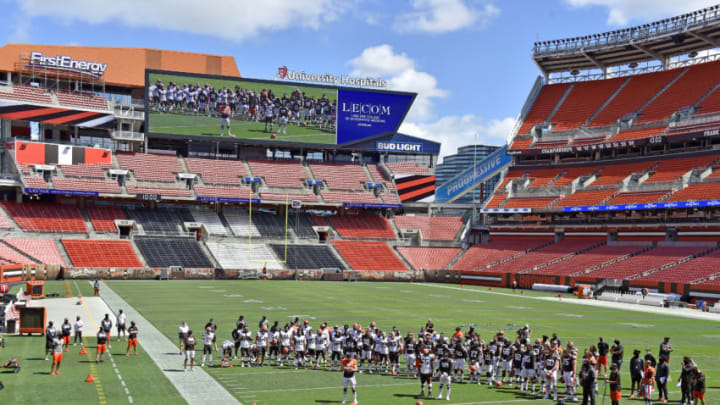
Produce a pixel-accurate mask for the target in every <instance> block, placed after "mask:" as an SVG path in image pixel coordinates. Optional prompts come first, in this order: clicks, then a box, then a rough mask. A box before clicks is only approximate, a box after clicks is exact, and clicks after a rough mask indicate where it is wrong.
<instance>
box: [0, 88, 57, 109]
mask: <svg viewBox="0 0 720 405" xmlns="http://www.w3.org/2000/svg"><path fill="white" fill-rule="evenodd" d="M0 98H6V99H11V100H18V101H28V102H31V103H41V104H52V98H51V97H50V94H49V93H47V92H46V91H45V90H43V89H38V88H36V87H31V86H25V85H22V84H15V85H13V86H12V87H9V86H2V87H1V91H0Z"/></svg>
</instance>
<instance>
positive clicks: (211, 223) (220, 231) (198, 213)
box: [190, 209, 227, 236]
mask: <svg viewBox="0 0 720 405" xmlns="http://www.w3.org/2000/svg"><path fill="white" fill-rule="evenodd" d="M190 214H191V215H192V217H193V220H194V221H195V222H199V223H201V224H204V225H205V227H207V230H208V233H210V235H217V236H226V235H227V231H226V230H225V225H223V223H222V221H221V220H220V218H219V217H218V215H217V214H216V213H214V212H213V211H210V210H205V209H193V210H190Z"/></svg>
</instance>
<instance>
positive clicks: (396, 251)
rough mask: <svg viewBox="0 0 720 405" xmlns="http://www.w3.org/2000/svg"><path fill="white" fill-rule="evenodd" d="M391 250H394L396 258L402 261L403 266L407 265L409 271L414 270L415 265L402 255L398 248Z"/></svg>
mask: <svg viewBox="0 0 720 405" xmlns="http://www.w3.org/2000/svg"><path fill="white" fill-rule="evenodd" d="M390 250H392V251H393V253H394V254H395V256H396V257H397V258H398V259H400V261H401V262H403V264H405V267H407V268H408V269H414V267H413V265H412V264H410V261H409V260H408V259H407V258H406V257H405V256H403V254H402V253H400V251H399V250H398V247H397V246H390Z"/></svg>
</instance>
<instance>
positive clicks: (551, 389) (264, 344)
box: [178, 316, 704, 405]
mask: <svg viewBox="0 0 720 405" xmlns="http://www.w3.org/2000/svg"><path fill="white" fill-rule="evenodd" d="M178 333H179V338H180V346H181V353H182V350H183V347H184V349H185V353H186V358H185V367H186V369H187V364H188V360H189V361H190V366H191V370H192V366H193V364H194V350H195V344H196V341H195V338H194V337H193V336H192V331H190V330H189V327H188V325H187V324H186V323H185V322H183V324H182V325H181V326H180V328H179V329H178ZM216 333H217V325H216V324H215V323H214V322H213V320H212V319H211V320H210V321H209V322H208V323H207V324H206V325H205V330H204V334H203V338H202V341H203V346H204V348H203V353H204V354H203V361H202V364H201V365H202V366H204V365H205V359H206V355H209V356H210V363H209V365H210V366H212V352H213V349H214V350H215V351H220V349H219V348H218V347H217V338H216V336H217V335H216ZM531 333H532V331H531V329H530V327H529V326H528V325H525V326H524V327H522V328H520V329H519V330H517V336H516V337H515V338H514V340H510V339H509V338H508V337H507V336H506V335H505V331H504V330H501V331H499V332H498V333H497V334H495V335H494V336H492V337H491V338H490V339H488V340H487V341H486V340H484V339H482V338H481V336H480V335H479V334H478V333H477V332H476V331H475V329H474V327H473V326H470V327H469V328H468V330H466V331H465V332H463V331H462V330H461V328H460V327H458V328H456V330H455V332H454V333H453V334H452V335H449V336H446V335H445V334H444V333H442V332H438V331H436V330H435V327H434V324H433V322H432V320H428V322H427V323H426V324H425V326H424V327H422V328H421V329H420V331H419V333H418V334H417V337H416V336H415V335H414V334H413V333H407V335H405V336H404V337H403V336H402V335H401V333H400V331H398V329H397V328H396V327H392V328H391V329H390V330H389V331H387V332H385V331H382V330H380V329H378V328H377V325H376V324H375V322H371V323H370V324H369V325H368V326H367V327H365V328H363V327H361V326H360V325H359V324H353V325H344V326H343V327H340V326H339V325H334V326H329V325H328V324H327V323H322V324H321V325H320V326H319V327H318V328H313V327H312V326H310V324H309V321H308V320H303V321H301V320H300V319H298V318H295V319H294V320H293V321H292V322H290V323H287V324H285V325H283V326H280V325H279V324H278V322H275V323H274V324H273V325H270V322H269V321H268V320H267V318H266V317H263V318H262V320H261V321H260V322H259V323H258V328H257V332H255V333H253V332H252V331H251V330H250V326H249V325H248V322H247V321H246V320H245V318H244V317H243V316H240V317H239V318H238V320H237V322H236V325H235V328H234V329H233V330H232V332H231V339H227V340H224V341H223V342H222V344H221V350H222V361H221V366H223V367H232V365H233V360H239V365H240V367H253V366H255V367H263V366H265V365H269V366H280V367H283V366H286V365H287V366H289V367H293V366H294V367H295V368H305V367H309V368H313V369H325V370H330V371H334V370H338V371H343V372H344V375H345V378H350V377H352V380H349V384H350V385H351V386H352V387H353V388H354V386H355V380H354V373H355V372H359V373H368V374H372V373H378V374H390V375H400V374H406V375H407V376H408V377H410V378H418V377H419V379H420V384H421V392H420V396H425V389H426V388H427V396H428V397H432V389H433V387H432V383H433V380H437V381H439V385H440V387H439V396H438V397H437V399H442V397H443V388H446V389H447V391H446V394H445V399H447V400H449V399H450V392H451V385H452V383H476V384H487V385H489V386H493V387H495V386H502V385H504V384H514V386H515V388H516V389H519V390H521V391H522V392H526V393H527V395H529V396H532V397H535V396H536V395H544V396H543V398H544V399H553V400H555V401H557V400H558V391H559V388H558V386H559V384H560V383H564V386H565V392H564V394H566V397H565V398H566V400H571V401H576V400H577V397H576V394H577V393H578V387H580V386H582V387H583V397H584V398H583V401H584V402H585V401H589V400H590V401H592V400H594V396H595V395H597V393H598V385H597V384H598V375H599V372H600V371H602V368H603V367H604V369H605V370H604V371H605V374H606V375H607V372H608V357H611V358H612V363H611V367H610V376H609V378H608V379H607V383H608V384H609V385H610V391H611V399H612V403H613V404H614V405H617V403H619V401H620V398H621V394H620V392H621V379H620V366H621V365H622V362H623V356H624V349H623V346H622V345H621V344H620V340H618V339H616V340H615V342H614V345H613V346H612V347H610V346H609V345H608V344H607V343H606V342H605V341H604V339H602V338H600V339H599V342H598V344H597V345H596V346H591V347H589V348H588V349H586V350H584V351H583V352H582V353H580V350H579V349H578V348H577V347H575V345H574V343H573V342H572V341H570V342H568V343H567V344H566V346H565V347H564V348H563V346H562V343H561V341H560V339H559V338H558V336H557V335H556V334H552V336H543V337H542V338H537V339H535V340H533V339H532V338H531ZM671 352H672V346H670V344H669V339H667V338H666V340H665V341H664V342H663V344H661V346H660V355H659V356H660V362H659V363H660V364H662V363H665V364H667V363H668V362H669V359H670V353H671ZM401 357H402V358H404V360H405V367H404V368H401V362H400V358H401ZM653 359H654V358H653ZM350 360H353V363H352V365H353V367H354V369H352V370H348V368H347V364H349V363H348V362H349V361H350ZM633 362H634V360H631V363H633ZM657 364H658V363H657V361H655V362H654V363H653V362H652V361H651V360H650V359H647V358H646V359H645V360H644V361H643V364H642V366H640V370H639V374H638V375H640V378H639V380H638V395H642V396H643V397H644V398H645V399H646V401H647V402H651V400H650V398H651V396H652V392H653V388H654V385H655V384H658V385H660V393H661V394H662V393H663V390H662V386H664V385H665V384H667V382H668V381H669V378H668V375H664V377H663V376H659V375H657V374H656V372H655V369H654V367H656V365H657ZM578 366H579V370H578ZM632 367H636V366H635V365H631V374H632V379H633V382H635V378H636V375H635V371H633V370H632ZM657 367H658V368H661V367H662V366H660V365H657ZM658 374H660V373H658ZM348 376H349V377H348ZM703 383H704V377H703ZM345 385H346V386H347V384H345ZM695 388H697V389H698V390H702V391H703V394H704V386H703V387H695ZM695 388H693V390H695ZM634 389H635V387H634V384H633V393H634ZM353 391H354V389H353ZM696 391H697V390H696ZM696 394H697V396H700V395H699V394H698V392H696ZM702 396H703V398H702V399H703V401H702V403H703V404H704V395H702ZM664 401H665V402H667V390H666V389H665V398H664Z"/></svg>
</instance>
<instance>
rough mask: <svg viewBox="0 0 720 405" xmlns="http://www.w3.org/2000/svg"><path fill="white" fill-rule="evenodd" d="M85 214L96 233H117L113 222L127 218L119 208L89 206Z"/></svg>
mask: <svg viewBox="0 0 720 405" xmlns="http://www.w3.org/2000/svg"><path fill="white" fill-rule="evenodd" d="M87 213H88V216H89V217H90V222H91V223H92V226H93V228H95V231H96V232H117V227H116V226H115V220H116V219H126V218H127V216H126V215H125V211H123V210H122V209H121V208H120V207H110V206H108V207H101V206H97V205H91V206H88V207H87Z"/></svg>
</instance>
